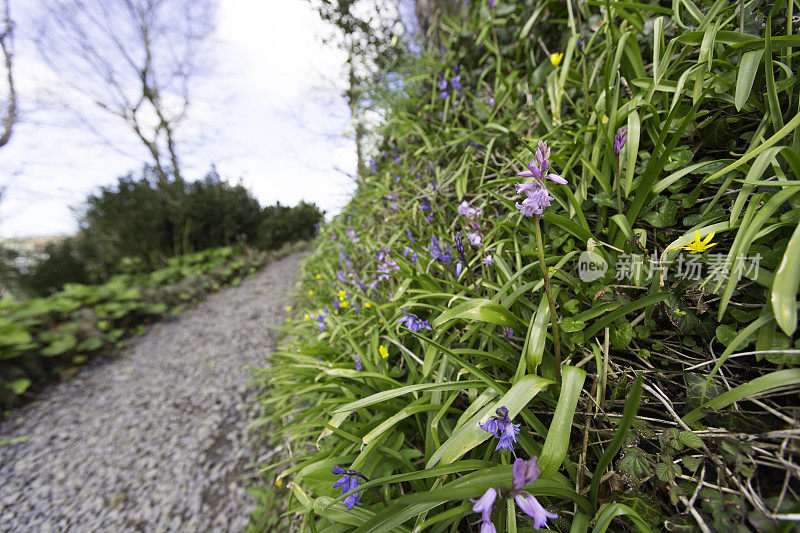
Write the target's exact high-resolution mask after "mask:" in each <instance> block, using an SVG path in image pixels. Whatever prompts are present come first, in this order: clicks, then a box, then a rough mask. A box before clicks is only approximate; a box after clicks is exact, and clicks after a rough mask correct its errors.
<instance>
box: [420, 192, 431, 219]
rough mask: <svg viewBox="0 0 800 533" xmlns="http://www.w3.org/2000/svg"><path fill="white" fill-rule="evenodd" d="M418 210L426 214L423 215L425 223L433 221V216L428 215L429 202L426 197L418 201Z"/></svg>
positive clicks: (429, 209)
mask: <svg viewBox="0 0 800 533" xmlns="http://www.w3.org/2000/svg"><path fill="white" fill-rule="evenodd" d="M419 210H420V211H426V212H428V213H426V215H425V222H430V221H431V220H433V216H432V215H430V213H429V212H430V211H431V201H430V200H429V199H428V197H427V196H423V197H422V200H420V201H419Z"/></svg>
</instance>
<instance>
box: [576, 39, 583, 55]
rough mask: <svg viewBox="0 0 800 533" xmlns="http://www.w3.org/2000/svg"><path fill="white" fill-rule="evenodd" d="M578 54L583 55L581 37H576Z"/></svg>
mask: <svg viewBox="0 0 800 533" xmlns="http://www.w3.org/2000/svg"><path fill="white" fill-rule="evenodd" d="M577 44H578V52H581V53H583V36H580V37H578V43H577Z"/></svg>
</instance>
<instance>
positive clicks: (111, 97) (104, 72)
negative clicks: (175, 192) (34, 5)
mask: <svg viewBox="0 0 800 533" xmlns="http://www.w3.org/2000/svg"><path fill="white" fill-rule="evenodd" d="M40 7H41V8H42V13H43V14H44V16H43V17H42V24H41V27H40V28H39V31H38V37H37V38H36V44H37V47H38V49H39V52H40V54H41V56H42V58H43V60H44V62H45V63H46V64H47V65H48V66H49V67H50V68H51V69H52V70H53V71H54V72H55V73H57V74H58V75H59V76H60V77H61V78H62V79H63V80H64V82H65V83H66V84H67V85H68V86H69V87H70V88H71V89H72V90H74V91H77V92H79V93H81V94H83V95H84V96H86V97H88V98H89V99H90V100H91V102H93V103H94V105H95V106H96V107H97V108H98V109H100V110H101V111H103V112H105V113H107V114H109V115H112V116H114V117H116V118H118V119H120V120H121V121H122V122H123V123H124V124H125V125H126V126H127V127H128V129H129V130H130V131H131V132H132V133H133V134H134V135H135V137H136V138H137V139H138V140H139V141H140V142H141V143H142V145H143V146H144V147H145V148H146V149H147V152H148V153H149V155H150V159H151V160H152V163H153V165H154V166H155V168H156V170H157V171H158V173H159V175H160V176H162V177H163V178H164V179H166V177H167V175H168V174H169V173H170V172H171V173H172V174H173V175H174V176H175V178H176V179H181V167H180V157H179V144H180V143H179V141H178V136H177V133H176V132H177V131H178V130H179V129H180V127H181V125H182V123H183V122H184V121H185V119H186V117H187V115H188V112H189V107H190V102H191V88H192V85H193V83H194V82H195V78H196V77H197V76H198V75H199V73H200V72H201V71H202V69H203V65H202V61H201V59H202V56H203V48H204V46H205V44H206V42H207V37H208V36H209V35H210V33H211V31H212V30H213V24H214V12H215V9H216V0H40ZM73 105H74V104H73Z"/></svg>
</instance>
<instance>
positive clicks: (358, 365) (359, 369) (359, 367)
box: [354, 354, 361, 372]
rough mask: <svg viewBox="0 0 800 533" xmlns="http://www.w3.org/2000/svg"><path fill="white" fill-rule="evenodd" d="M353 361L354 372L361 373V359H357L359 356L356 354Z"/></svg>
mask: <svg viewBox="0 0 800 533" xmlns="http://www.w3.org/2000/svg"><path fill="white" fill-rule="evenodd" d="M354 359H355V361H356V371H357V372H361V357H359V355H358V354H356V355H355V357H354Z"/></svg>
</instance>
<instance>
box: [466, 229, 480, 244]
mask: <svg viewBox="0 0 800 533" xmlns="http://www.w3.org/2000/svg"><path fill="white" fill-rule="evenodd" d="M467 239H469V243H470V244H471V245H472V246H480V245H481V243H482V242H483V237H482V236H481V234H480V233H478V232H474V233H473V232H469V231H468V232H467Z"/></svg>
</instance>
